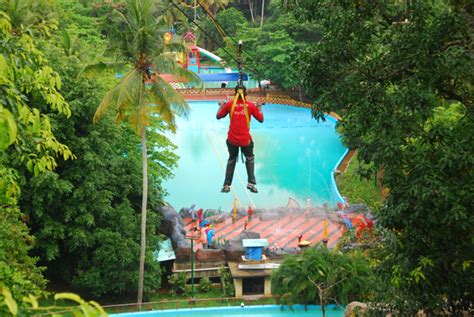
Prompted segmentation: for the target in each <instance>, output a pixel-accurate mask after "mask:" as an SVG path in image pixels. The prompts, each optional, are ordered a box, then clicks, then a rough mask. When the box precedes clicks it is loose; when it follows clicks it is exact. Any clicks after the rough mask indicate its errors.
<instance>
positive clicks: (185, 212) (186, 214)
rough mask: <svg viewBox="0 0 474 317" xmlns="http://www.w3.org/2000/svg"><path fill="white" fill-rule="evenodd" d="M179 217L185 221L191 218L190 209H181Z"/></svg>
mask: <svg viewBox="0 0 474 317" xmlns="http://www.w3.org/2000/svg"><path fill="white" fill-rule="evenodd" d="M179 215H180V216H181V218H183V219H184V218H191V213H190V212H189V208H187V207H183V208H181V210H180V211H179Z"/></svg>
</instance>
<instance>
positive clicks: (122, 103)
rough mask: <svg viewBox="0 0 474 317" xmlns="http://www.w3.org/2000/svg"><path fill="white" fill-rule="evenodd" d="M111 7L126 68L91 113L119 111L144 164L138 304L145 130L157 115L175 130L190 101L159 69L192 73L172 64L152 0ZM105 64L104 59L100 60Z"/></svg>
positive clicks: (143, 233)
mask: <svg viewBox="0 0 474 317" xmlns="http://www.w3.org/2000/svg"><path fill="white" fill-rule="evenodd" d="M122 11H124V12H121V11H118V10H117V11H115V14H116V15H117V19H116V20H115V21H116V22H117V26H116V28H115V30H116V32H114V33H113V34H111V44H112V45H113V49H114V50H115V51H116V52H117V53H118V54H117V55H118V56H117V58H118V62H114V63H111V64H110V65H112V66H114V67H118V66H122V67H123V69H128V72H127V73H126V74H125V75H124V76H123V78H122V79H121V80H120V82H119V83H118V84H117V85H116V86H115V87H114V88H112V89H111V90H110V91H109V92H108V93H107V94H106V96H105V97H104V99H103V100H102V102H101V103H100V105H99V107H98V108H97V110H96V113H95V115H94V122H97V121H98V120H99V119H100V118H101V117H102V116H103V115H104V114H105V112H106V111H107V110H108V109H109V108H114V109H115V111H116V112H117V117H116V118H117V121H118V122H121V121H123V120H128V122H130V124H131V125H132V126H133V127H134V128H135V131H136V132H137V134H138V135H140V137H141V145H142V148H141V150H142V165H143V194H142V195H143V196H142V208H141V243H140V267H139V280H138V296H137V303H138V305H139V306H141V303H142V300H143V280H144V266H145V253H146V218H147V199H148V170H147V167H148V162H147V147H146V145H147V142H146V129H147V127H148V126H150V125H151V124H152V122H153V120H152V119H154V118H155V116H158V117H159V118H161V119H162V120H164V121H165V122H166V123H167V125H168V126H169V128H170V129H171V130H172V131H174V130H175V115H187V114H188V113H189V106H188V105H187V103H186V101H185V100H184V99H183V97H182V96H181V95H180V94H179V93H177V92H176V91H175V90H174V89H173V88H172V87H171V86H170V85H169V84H168V83H167V82H166V81H165V80H163V79H162V78H161V77H160V76H159V74H160V73H168V74H173V75H174V76H175V77H176V78H179V79H181V80H189V79H193V81H197V82H199V78H198V77H197V76H196V75H193V74H192V73H190V72H188V71H186V70H184V69H182V68H180V67H179V66H177V65H176V63H175V60H174V55H173V54H172V52H171V51H170V49H169V48H168V47H166V45H165V44H164V43H163V40H162V36H160V34H159V30H160V27H159V26H158V25H157V17H158V14H157V13H158V11H157V10H156V6H154V1H153V0H127V6H126V8H125V10H122ZM101 65H102V66H104V65H106V64H105V63H102V64H101Z"/></svg>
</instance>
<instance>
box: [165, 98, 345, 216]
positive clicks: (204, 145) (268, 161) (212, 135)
mask: <svg viewBox="0 0 474 317" xmlns="http://www.w3.org/2000/svg"><path fill="white" fill-rule="evenodd" d="M189 105H190V107H191V109H192V111H191V114H190V116H189V118H188V119H183V118H177V125H178V129H177V132H176V134H175V135H171V136H170V138H171V140H172V141H173V142H174V143H175V144H176V145H177V146H178V149H177V154H178V155H179V156H180V159H179V162H178V167H177V168H176V169H175V171H174V173H175V176H174V177H173V178H172V179H170V180H168V181H167V182H165V184H164V187H165V188H166V190H167V191H168V193H169V195H168V196H167V197H166V198H165V199H166V201H167V202H169V203H170V204H171V205H172V206H173V207H174V208H175V209H177V210H179V209H181V208H182V207H189V206H191V205H192V204H196V207H198V208H204V209H206V208H213V209H219V208H222V210H224V211H228V210H230V209H231V208H232V206H233V201H234V196H233V193H234V192H235V194H236V195H237V198H238V200H239V204H240V205H241V206H243V207H247V206H248V205H250V204H251V203H252V204H253V205H255V206H256V207H257V208H272V207H281V206H286V205H287V203H288V200H289V198H290V197H291V198H293V199H295V200H296V201H298V202H299V203H300V205H301V206H306V204H307V198H308V197H309V198H310V200H311V205H315V204H318V205H322V204H324V203H329V204H330V205H335V204H336V203H337V202H338V201H340V200H341V197H340V195H339V193H338V191H337V188H336V187H335V183H334V180H333V178H332V171H333V169H334V168H335V166H336V165H337V163H338V161H340V159H341V157H342V156H343V154H344V153H345V152H346V148H345V147H344V146H343V144H342V143H341V141H340V138H339V135H338V134H337V133H336V131H335V124H336V121H335V120H334V119H333V118H331V117H328V118H327V121H326V122H324V123H323V122H320V123H318V122H317V121H315V120H314V119H312V118H311V113H310V110H309V109H304V108H297V107H290V106H284V105H276V104H267V105H265V106H263V112H264V117H265V120H264V122H263V123H259V122H258V121H256V120H255V119H252V120H251V134H252V137H253V140H254V144H255V146H254V153H255V175H256V178H257V188H258V191H259V192H258V194H253V193H250V192H249V191H248V190H247V189H245V186H246V184H247V173H246V169H245V164H244V163H242V161H241V157H240V154H239V161H238V163H237V166H236V169H235V173H234V180H233V184H232V188H233V191H231V192H230V193H228V194H223V193H220V189H221V187H222V184H223V182H224V173H225V166H226V164H227V158H228V152H227V146H226V144H225V141H226V138H227V130H228V125H229V117H228V116H227V117H225V118H224V119H221V120H217V119H216V112H217V109H218V104H217V102H216V101H212V102H211V101H198V102H189Z"/></svg>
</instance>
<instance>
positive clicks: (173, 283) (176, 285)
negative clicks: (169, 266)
mask: <svg viewBox="0 0 474 317" xmlns="http://www.w3.org/2000/svg"><path fill="white" fill-rule="evenodd" d="M187 280H188V278H187V276H186V273H185V272H180V273H178V274H172V275H170V277H169V278H168V282H169V283H170V292H171V294H173V295H183V294H186V293H187V288H186V281H187Z"/></svg>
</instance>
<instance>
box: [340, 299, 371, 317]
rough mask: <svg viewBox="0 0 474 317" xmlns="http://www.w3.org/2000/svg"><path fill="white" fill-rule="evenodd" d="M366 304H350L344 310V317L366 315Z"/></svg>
mask: <svg viewBox="0 0 474 317" xmlns="http://www.w3.org/2000/svg"><path fill="white" fill-rule="evenodd" d="M367 310H368V308H367V304H365V303H361V302H351V303H349V304H347V306H346V309H345V310H344V317H351V316H360V315H365V314H366V313H367Z"/></svg>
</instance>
